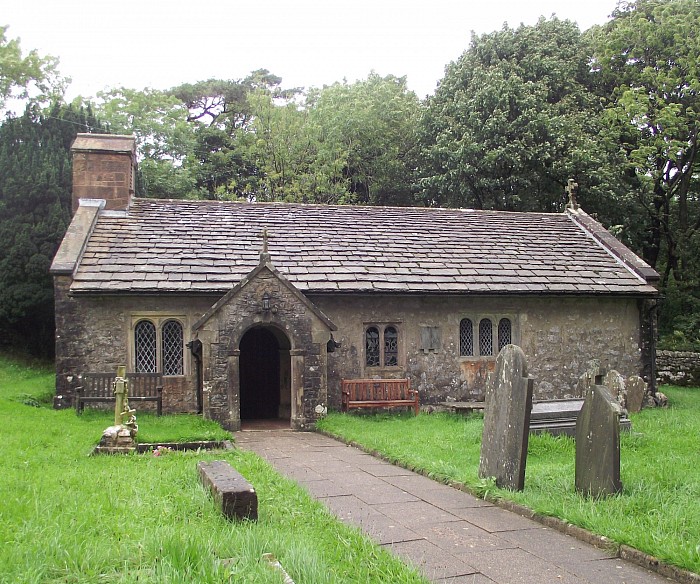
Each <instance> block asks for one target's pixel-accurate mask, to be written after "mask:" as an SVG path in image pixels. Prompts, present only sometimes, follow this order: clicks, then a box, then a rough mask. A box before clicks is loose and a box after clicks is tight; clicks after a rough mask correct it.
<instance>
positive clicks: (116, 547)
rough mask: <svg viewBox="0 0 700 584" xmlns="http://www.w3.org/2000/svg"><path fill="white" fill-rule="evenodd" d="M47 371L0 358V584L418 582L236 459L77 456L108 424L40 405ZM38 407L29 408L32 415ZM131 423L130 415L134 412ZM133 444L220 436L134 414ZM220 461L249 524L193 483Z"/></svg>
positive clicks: (205, 428)
mask: <svg viewBox="0 0 700 584" xmlns="http://www.w3.org/2000/svg"><path fill="white" fill-rule="evenodd" d="M52 393H53V373H52V372H51V371H50V370H48V369H46V368H43V369H42V368H37V367H36V366H34V367H30V366H26V365H21V364H19V363H18V362H17V361H14V360H10V359H8V358H6V357H2V356H0V419H2V432H1V436H2V448H1V449H0V468H2V472H1V473H0V493H1V494H2V499H1V500H0V582H2V583H3V584H4V583H7V584H9V583H17V582H22V583H39V582H41V583H42V584H45V583H56V584H58V583H62V584H73V583H83V582H85V583H104V584H107V583H110V584H111V583H127V582H129V583H130V582H134V583H135V582H139V583H159V584H161V583H163V582H168V583H183V584H184V583H187V584H193V583H197V584H199V583H224V582H226V583H229V582H245V583H257V582H259V583H266V584H267V583H273V584H274V583H275V582H278V583H282V582H283V577H282V575H281V574H279V573H278V572H275V571H273V570H272V569H271V568H270V567H269V566H268V564H267V563H266V562H264V561H261V556H262V555H263V554H264V553H268V552H269V553H272V554H274V555H275V556H276V557H277V558H278V559H279V560H280V562H281V564H282V565H283V566H284V568H285V569H286V571H287V572H288V573H289V574H290V576H291V577H292V578H293V579H294V581H295V582H297V583H299V584H301V583H302V582H303V583H328V584H330V583H344V582H348V583H350V582H352V583H358V584H359V583H363V584H364V583H367V582H373V583H385V582H406V583H424V582H425V580H424V579H423V578H422V577H421V576H419V575H418V574H417V573H416V572H415V571H413V570H411V569H409V568H407V567H406V566H405V565H403V564H402V563H401V562H399V561H398V560H397V559H395V558H394V557H392V556H390V555H389V554H388V553H386V552H385V551H384V550H383V549H381V548H379V547H378V546H376V545H375V544H374V543H373V542H372V541H371V540H369V539H367V538H365V537H363V536H362V535H361V534H360V533H359V532H358V531H357V530H356V529H354V528H351V527H348V526H346V525H343V524H342V523H340V522H339V521H337V520H336V519H335V518H334V517H333V516H332V515H331V514H330V513H329V512H328V511H326V509H325V508H324V507H323V506H322V505H321V504H320V503H318V502H316V501H313V500H312V499H311V498H310V497H309V496H308V495H307V494H306V493H305V492H304V491H302V490H301V489H299V488H298V487H297V486H296V485H295V484H294V483H292V482H291V481H289V480H286V479H284V478H282V477H280V476H279V475H278V474H276V473H275V472H274V471H273V470H272V469H271V467H270V466H269V465H268V464H267V463H266V462H264V461H263V460H261V459H260V458H258V457H257V456H255V455H253V454H250V453H243V452H237V451H217V452H200V453H197V452H171V453H168V454H165V455H164V456H161V457H155V456H153V455H151V454H143V455H137V454H135V455H125V456H89V454H90V452H91V451H92V448H93V447H94V446H95V444H96V442H97V441H98V440H99V438H100V436H101V434H102V430H103V429H104V428H105V427H106V426H108V425H110V424H111V422H112V420H113V418H112V416H110V415H109V414H106V413H96V412H86V413H85V414H84V415H83V416H81V417H78V416H76V414H75V412H74V411H72V410H63V411H54V410H52V409H50V408H49V407H48V403H49V402H50V398H51V394H52ZM36 406H39V407H36ZM137 415H138V412H137ZM138 422H139V426H140V429H139V440H140V441H143V442H152V441H153V442H155V441H186V440H195V439H221V438H224V437H226V436H227V434H226V433H225V432H223V431H222V430H221V428H219V427H218V426H217V425H216V424H211V423H207V422H204V421H202V420H201V419H200V418H198V417H196V416H164V417H162V418H160V419H158V418H156V417H155V416H147V415H139V416H138ZM212 459H225V460H228V461H229V462H231V464H232V465H234V466H235V467H236V468H237V469H238V470H239V471H240V472H241V473H242V474H243V475H244V476H245V477H246V478H247V479H248V480H249V481H250V482H251V483H252V484H253V485H254V486H255V487H256V490H257V492H258V497H259V521H258V522H238V523H234V522H229V521H227V520H226V519H224V518H223V517H222V516H221V515H220V513H219V512H218V511H217V510H216V508H215V506H214V504H213V502H212V500H211V497H210V496H209V495H208V494H207V493H206V491H205V490H204V489H203V488H202V487H201V485H200V483H199V480H198V478H197V472H196V464H197V462H198V461H199V460H212Z"/></svg>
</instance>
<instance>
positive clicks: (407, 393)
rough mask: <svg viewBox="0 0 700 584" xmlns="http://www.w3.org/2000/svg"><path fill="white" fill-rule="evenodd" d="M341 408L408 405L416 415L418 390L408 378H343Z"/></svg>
mask: <svg viewBox="0 0 700 584" xmlns="http://www.w3.org/2000/svg"><path fill="white" fill-rule="evenodd" d="M341 405H342V410H343V411H344V412H347V411H348V410H350V409H352V408H391V407H401V406H408V407H412V408H413V411H414V412H415V413H416V415H418V412H419V411H420V404H419V402H418V392H417V391H416V390H414V389H411V380H410V379H343V381H342V402H341Z"/></svg>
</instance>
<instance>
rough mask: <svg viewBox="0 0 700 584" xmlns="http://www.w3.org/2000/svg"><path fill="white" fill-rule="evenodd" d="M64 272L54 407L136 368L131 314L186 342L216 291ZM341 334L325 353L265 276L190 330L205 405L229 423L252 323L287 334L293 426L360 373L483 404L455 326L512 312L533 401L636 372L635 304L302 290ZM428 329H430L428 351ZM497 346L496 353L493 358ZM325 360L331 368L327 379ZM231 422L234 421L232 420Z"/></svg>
mask: <svg viewBox="0 0 700 584" xmlns="http://www.w3.org/2000/svg"><path fill="white" fill-rule="evenodd" d="M69 284H70V277H68V276H65V277H64V276H58V277H56V278H55V291H56V315H57V319H56V325H57V337H56V368H57V375H56V387H57V398H56V405H57V406H59V407H60V406H69V405H70V404H71V403H72V397H73V395H74V392H75V387H76V386H77V385H78V384H79V383H80V380H79V375H80V374H81V373H84V372H99V371H113V370H116V367H117V366H118V365H124V364H125V365H127V367H128V368H129V369H131V368H132V366H133V363H132V361H133V355H132V354H131V352H132V349H131V348H130V347H131V345H130V343H131V339H132V338H133V326H134V324H135V318H136V317H135V315H144V316H145V317H148V316H149V315H153V317H154V318H156V317H158V316H159V315H160V316H161V317H162V316H175V317H178V318H180V319H181V320H182V321H183V325H184V333H185V342H188V341H190V340H191V339H192V338H193V332H192V330H191V327H192V326H193V325H194V323H196V322H197V320H199V319H200V318H201V317H202V316H203V315H204V314H206V313H207V312H208V311H210V309H211V307H212V305H214V304H215V303H216V302H217V301H219V300H220V299H219V298H218V297H214V296H161V297H158V296H154V295H152V296H121V297H117V296H101V297H87V296H71V295H69V294H68V286H69ZM264 289H265V290H267V289H269V291H271V292H272V296H273V299H272V302H273V304H274V305H275V308H276V310H277V311H276V312H270V313H268V314H267V315H261V314H260V312H259V302H260V296H261V294H262V293H263V290H264ZM308 298H309V300H311V302H313V303H315V305H316V306H317V307H318V308H319V309H320V310H321V311H323V313H324V314H325V315H327V316H328V317H329V318H330V320H331V321H333V323H334V324H335V325H337V327H338V330H337V331H335V332H334V337H335V339H336V341H339V342H340V343H341V346H340V347H339V348H337V349H336V350H335V351H334V352H332V353H326V342H327V341H328V339H329V330H328V328H326V325H325V324H324V323H323V322H322V320H320V319H319V317H318V315H316V314H314V312H313V310H312V309H310V308H309V306H306V305H304V302H303V299H300V297H299V296H298V295H296V294H295V293H293V292H291V291H290V290H289V289H288V288H285V286H284V285H282V284H280V282H279V281H278V280H276V279H275V278H263V279H262V280H261V281H259V282H257V283H256V284H255V285H251V287H250V289H249V291H248V293H246V294H244V295H243V296H241V297H240V298H239V299H238V300H237V301H236V302H235V303H233V304H231V305H230V306H229V307H228V308H226V307H224V308H222V310H221V312H220V314H219V315H217V316H216V318H213V319H212V320H211V322H207V323H206V325H204V326H203V328H202V329H201V330H200V331H198V332H197V334H198V335H199V338H200V340H201V341H202V343H203V360H204V367H205V368H204V380H203V381H204V389H205V409H207V408H208V409H209V410H210V412H211V415H212V417H214V418H215V419H218V420H219V421H222V422H225V423H227V424H229V425H230V423H231V422H234V423H235V421H236V418H237V416H238V412H237V411H236V408H237V405H238V404H237V403H233V402H231V401H230V399H229V396H231V395H233V394H234V393H235V392H230V393H229V392H228V388H229V387H234V386H236V385H237V383H238V380H237V377H236V375H237V374H236V373H235V371H236V370H235V368H232V359H235V351H236V349H237V348H238V347H237V343H239V342H240V339H241V337H242V335H243V334H244V333H245V332H246V330H248V329H249V328H250V327H251V326H258V325H261V324H262V325H265V326H270V327H275V328H276V329H277V330H279V331H280V332H282V333H284V335H286V337H287V338H288V339H289V341H290V351H289V354H290V357H291V364H292V365H291V367H292V369H293V371H291V375H292V376H293V379H292V380H291V384H292V385H293V386H294V385H296V386H300V387H303V392H302V393H301V394H299V395H294V394H292V398H293V399H294V400H295V401H294V408H295V411H296V420H297V425H298V426H301V425H306V424H307V423H313V420H314V419H315V417H316V416H317V413H316V408H317V407H319V406H321V407H323V406H325V405H328V406H329V407H331V408H339V406H340V381H341V379H343V378H356V377H408V378H410V379H411V383H412V386H413V387H415V388H417V389H418V390H419V391H420V396H421V403H422V404H431V403H438V402H442V401H451V400H457V401H462V400H474V399H483V396H484V393H485V387H486V380H487V378H488V375H489V373H490V372H491V371H492V370H493V368H494V365H495V360H496V355H495V354H494V355H491V356H488V357H465V356H460V354H459V352H460V338H459V330H460V321H461V320H462V319H463V318H471V319H473V320H474V322H478V320H479V319H480V318H490V319H492V321H494V322H497V321H498V319H499V318H503V317H506V318H509V319H510V320H511V322H512V342H513V343H514V344H518V345H520V346H521V347H522V349H523V351H524V352H525V354H526V356H527V359H528V363H529V366H530V375H531V376H532V377H533V378H534V380H535V397H536V399H552V398H567V397H578V396H579V392H578V390H577V382H578V378H579V376H580V375H581V373H582V372H584V371H585V369H586V365H587V363H588V362H589V361H590V360H592V359H598V360H599V361H600V363H601V366H602V367H603V368H605V369H607V370H611V369H615V370H617V371H619V372H620V373H621V374H622V375H624V376H626V377H627V376H630V375H639V374H640V373H641V372H642V371H643V366H642V365H643V364H642V351H641V350H640V336H641V329H640V307H639V306H638V303H637V301H636V300H632V299H615V298H584V297H580V298H579V297H559V298H556V297H547V298H542V297H490V298H489V297H456V296H444V297H428V296H402V297H396V296H385V295H364V296H358V295H347V296H340V295H309V296H308ZM369 324H377V325H380V326H382V325H386V324H389V325H391V326H395V327H396V328H397V330H398V332H399V347H398V349H399V351H398V359H399V362H398V365H397V366H395V367H374V368H371V367H366V366H365V336H364V335H365V330H366V327H367V326H368V325H369ZM426 331H429V332H430V334H431V335H434V338H433V341H434V342H433V341H431V342H432V344H431V345H430V346H426V342H425V339H426ZM495 352H496V351H494V353H495ZM326 364H327V371H328V374H327V376H326ZM195 377H196V376H195V362H194V360H193V359H192V356H191V354H190V352H189V351H187V350H186V351H185V375H183V376H177V377H172V378H168V377H166V382H165V388H164V408H165V409H166V411H195V410H196V408H197V394H196V379H195ZM234 425H235V424H234Z"/></svg>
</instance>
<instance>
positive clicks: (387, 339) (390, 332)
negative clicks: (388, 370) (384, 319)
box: [384, 326, 399, 367]
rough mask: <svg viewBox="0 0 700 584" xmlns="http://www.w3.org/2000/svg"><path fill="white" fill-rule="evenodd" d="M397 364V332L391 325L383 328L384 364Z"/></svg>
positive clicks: (387, 365)
mask: <svg viewBox="0 0 700 584" xmlns="http://www.w3.org/2000/svg"><path fill="white" fill-rule="evenodd" d="M398 364H399V333H398V332H397V331H396V329H395V328H394V327H393V326H388V327H386V328H385V329H384V366H385V367H392V366H394V365H398Z"/></svg>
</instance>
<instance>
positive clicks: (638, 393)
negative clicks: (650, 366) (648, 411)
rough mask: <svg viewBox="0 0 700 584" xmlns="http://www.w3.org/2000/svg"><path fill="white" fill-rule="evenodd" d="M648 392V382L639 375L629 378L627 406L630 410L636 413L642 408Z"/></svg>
mask: <svg viewBox="0 0 700 584" xmlns="http://www.w3.org/2000/svg"><path fill="white" fill-rule="evenodd" d="M646 393H647V383H646V381H644V380H643V379H642V378H641V377H639V376H638V375H633V376H632V377H628V378H627V401H626V402H625V408H626V409H627V411H628V412H631V413H633V414H636V413H637V412H640V411H641V410H642V406H643V405H644V397H645V396H646Z"/></svg>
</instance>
